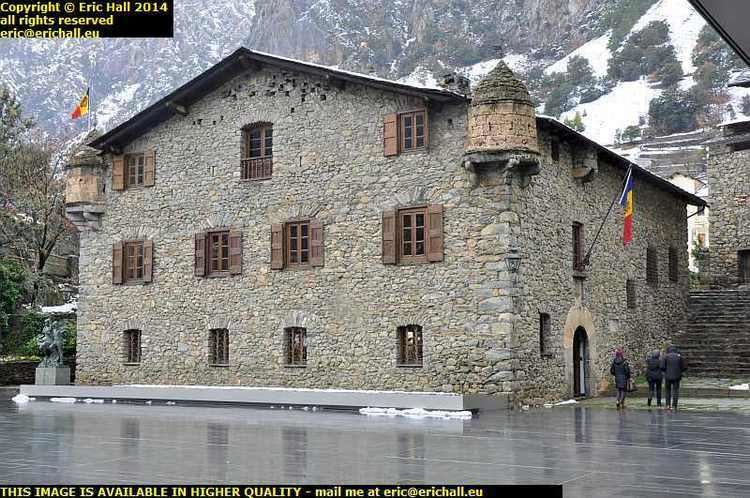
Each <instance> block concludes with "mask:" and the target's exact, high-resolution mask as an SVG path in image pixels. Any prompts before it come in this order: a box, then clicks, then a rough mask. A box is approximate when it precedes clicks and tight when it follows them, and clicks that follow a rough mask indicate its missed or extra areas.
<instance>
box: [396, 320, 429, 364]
mask: <svg viewBox="0 0 750 498" xmlns="http://www.w3.org/2000/svg"><path fill="white" fill-rule="evenodd" d="M396 336H397V339H398V359H397V365H398V366H399V367H421V366H422V357H423V354H422V327H421V326H419V325H405V326H402V327H399V328H398V329H397V330H396Z"/></svg>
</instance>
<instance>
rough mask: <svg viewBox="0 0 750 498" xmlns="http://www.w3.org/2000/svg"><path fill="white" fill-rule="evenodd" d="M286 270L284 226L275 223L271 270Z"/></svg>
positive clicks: (273, 226)
mask: <svg viewBox="0 0 750 498" xmlns="http://www.w3.org/2000/svg"><path fill="white" fill-rule="evenodd" d="M283 268H284V225H283V224H282V223H274V224H273V225H271V269H272V270H281V269H283Z"/></svg>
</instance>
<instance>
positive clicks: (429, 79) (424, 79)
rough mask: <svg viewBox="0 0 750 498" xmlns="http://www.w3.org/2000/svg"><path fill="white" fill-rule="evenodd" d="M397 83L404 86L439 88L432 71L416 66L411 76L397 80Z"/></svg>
mask: <svg viewBox="0 0 750 498" xmlns="http://www.w3.org/2000/svg"><path fill="white" fill-rule="evenodd" d="M397 81H398V82H399V83H403V84H405V85H412V86H421V87H424V88H440V85H438V81H437V79H435V75H434V74H432V71H430V70H429V69H427V68H425V67H422V66H417V68H416V69H414V71H412V72H411V74H408V75H406V76H404V77H403V78H399V79H398V80H397Z"/></svg>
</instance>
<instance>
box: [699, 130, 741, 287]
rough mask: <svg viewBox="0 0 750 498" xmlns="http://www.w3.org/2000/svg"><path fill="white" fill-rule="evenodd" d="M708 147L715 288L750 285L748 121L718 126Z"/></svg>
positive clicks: (712, 270) (712, 262)
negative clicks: (718, 134) (718, 129)
mask: <svg viewBox="0 0 750 498" xmlns="http://www.w3.org/2000/svg"><path fill="white" fill-rule="evenodd" d="M721 130H722V132H721V135H720V136H719V137H717V138H714V139H712V140H708V141H707V142H706V143H707V145H708V146H709V161H708V178H709V185H711V213H710V217H711V218H710V223H711V251H710V272H711V279H712V282H713V284H714V285H715V286H718V287H735V286H737V285H747V284H750V223H748V220H749V219H750V120H738V121H734V122H731V123H726V124H724V125H722V126H721Z"/></svg>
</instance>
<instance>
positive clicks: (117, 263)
mask: <svg viewBox="0 0 750 498" xmlns="http://www.w3.org/2000/svg"><path fill="white" fill-rule="evenodd" d="M112 283H113V284H121V283H122V242H115V243H114V244H112Z"/></svg>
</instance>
